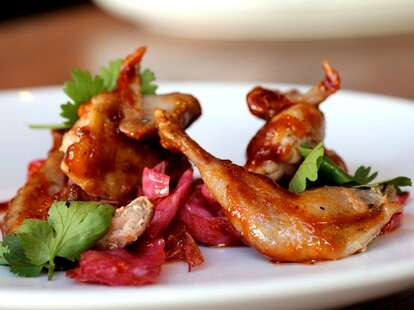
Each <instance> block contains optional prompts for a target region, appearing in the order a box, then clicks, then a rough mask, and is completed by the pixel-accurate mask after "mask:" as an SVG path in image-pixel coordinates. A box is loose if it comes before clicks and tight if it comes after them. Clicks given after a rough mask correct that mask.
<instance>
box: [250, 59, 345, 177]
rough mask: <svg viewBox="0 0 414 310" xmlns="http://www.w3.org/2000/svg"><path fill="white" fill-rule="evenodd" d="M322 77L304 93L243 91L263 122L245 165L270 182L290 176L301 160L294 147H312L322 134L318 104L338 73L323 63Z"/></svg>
mask: <svg viewBox="0 0 414 310" xmlns="http://www.w3.org/2000/svg"><path fill="white" fill-rule="evenodd" d="M323 69H324V71H325V77H324V79H323V80H322V81H321V82H320V83H319V84H318V85H316V86H314V87H313V88H311V89H310V90H309V91H308V92H307V93H306V94H304V95H302V94H300V93H299V92H297V91H295V90H292V91H289V92H286V93H281V92H279V91H276V90H268V89H264V88H261V87H256V88H254V89H253V90H251V91H250V92H249V93H248V94H247V105H248V107H249V110H250V111H251V113H252V114H254V115H256V116H257V117H259V118H262V119H264V120H266V124H265V125H264V126H263V127H262V128H261V129H260V130H259V131H258V132H257V134H256V135H255V136H254V137H253V138H252V140H251V141H250V143H249V145H248V147H247V161H246V165H245V166H246V167H247V169H248V170H249V171H251V172H256V173H260V174H264V175H267V176H268V177H270V178H271V179H272V180H274V181H278V180H280V179H281V178H283V177H284V176H287V177H289V176H291V175H292V174H293V173H294V171H295V170H296V168H297V165H298V163H299V162H300V161H301V159H302V158H301V156H300V154H299V151H298V147H299V146H300V145H301V144H304V143H307V144H309V145H310V146H314V145H316V144H318V143H319V142H320V141H322V140H323V138H324V136H325V120H324V116H323V113H322V112H321V111H320V110H319V104H320V103H321V102H322V101H324V100H325V99H326V98H327V97H329V96H330V95H331V94H333V93H334V92H335V91H336V90H338V89H339V87H340V79H339V75H338V73H337V72H336V70H335V69H333V68H332V67H330V65H329V64H328V63H327V62H324V63H323Z"/></svg>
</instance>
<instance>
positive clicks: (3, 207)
mask: <svg viewBox="0 0 414 310" xmlns="http://www.w3.org/2000/svg"><path fill="white" fill-rule="evenodd" d="M8 208H9V201H3V202H0V212H4V211H7V209H8Z"/></svg>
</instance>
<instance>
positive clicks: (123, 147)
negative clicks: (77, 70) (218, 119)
mask: <svg viewBox="0 0 414 310" xmlns="http://www.w3.org/2000/svg"><path fill="white" fill-rule="evenodd" d="M144 52H145V48H140V49H138V50H137V51H136V52H135V54H133V55H130V56H128V57H127V58H126V59H125V61H124V63H123V65H122V68H121V73H120V77H119V80H118V88H117V89H116V90H115V91H114V92H111V93H103V94H99V95H97V96H95V97H94V98H92V100H91V101H90V102H88V103H86V104H84V105H83V106H82V107H81V109H80V111H79V114H80V118H79V120H78V121H77V122H76V124H75V125H74V126H73V127H72V128H71V130H70V131H69V132H68V133H66V134H65V136H64V138H63V143H62V146H61V148H60V149H61V151H63V152H64V153H65V156H64V159H63V162H62V165H61V168H62V170H63V172H64V173H65V174H66V175H67V176H68V177H69V179H70V180H71V181H72V182H74V183H75V184H77V185H79V186H80V187H81V188H82V189H83V190H84V191H85V192H86V193H87V194H89V195H91V196H95V197H100V198H103V199H109V200H117V201H122V202H125V201H127V200H128V199H132V198H134V197H135V194H136V191H137V188H138V186H139V185H140V184H141V174H142V170H143V169H144V167H152V166H154V165H156V164H157V163H158V162H160V161H161V160H169V161H171V162H176V161H177V162H182V158H181V157H180V156H173V155H171V154H170V153H169V152H168V151H166V150H164V149H163V148H162V147H161V146H160V145H159V142H158V138H157V136H156V127H155V124H154V122H153V116H152V114H153V111H154V110H155V108H156V107H161V108H166V109H167V110H168V112H169V114H170V115H171V117H173V118H174V119H176V120H178V121H179V122H180V124H181V125H182V126H183V127H185V126H188V125H189V124H191V122H192V121H193V120H195V119H196V118H197V117H198V116H199V115H200V113H201V109H200V105H199V103H198V101H197V100H196V99H195V98H194V97H192V96H190V95H185V94H178V93H173V94H167V95H160V96H149V97H145V96H142V94H141V91H140V85H141V81H140V76H139V75H138V74H136V72H137V71H138V70H139V63H140V61H141V58H142V56H143V54H144ZM154 134H155V138H151V137H152V136H153V135H154ZM144 138H146V139H144ZM149 138H151V139H149ZM137 140H139V141H137Z"/></svg>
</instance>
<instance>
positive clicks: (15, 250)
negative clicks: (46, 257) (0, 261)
mask: <svg viewBox="0 0 414 310" xmlns="http://www.w3.org/2000/svg"><path fill="white" fill-rule="evenodd" d="M3 246H6V247H7V248H8V253H5V254H4V258H5V260H6V261H7V262H8V263H9V264H10V271H11V272H12V273H15V274H17V275H18V276H22V277H38V276H39V275H40V273H41V272H42V269H43V267H44V266H43V265H35V264H32V263H31V262H30V261H29V259H28V258H27V257H26V255H25V253H24V249H23V247H22V244H21V240H20V238H19V236H18V235H15V234H13V235H8V236H6V237H5V238H4V240H3Z"/></svg>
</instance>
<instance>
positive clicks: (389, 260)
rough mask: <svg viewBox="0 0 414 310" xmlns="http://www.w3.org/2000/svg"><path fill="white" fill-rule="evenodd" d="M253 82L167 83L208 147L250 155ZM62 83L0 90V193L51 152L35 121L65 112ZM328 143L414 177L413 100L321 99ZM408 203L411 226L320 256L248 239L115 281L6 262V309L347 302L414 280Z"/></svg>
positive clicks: (342, 95)
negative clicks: (141, 282) (306, 257)
mask: <svg viewBox="0 0 414 310" xmlns="http://www.w3.org/2000/svg"><path fill="white" fill-rule="evenodd" d="M252 86H253V84H212V83H191V82H181V83H164V84H162V87H161V89H160V91H161V92H168V91H172V90H180V91H183V92H190V93H193V94H194V95H196V96H197V97H198V98H199V99H200V100H201V102H202V104H203V110H204V111H203V116H202V118H201V119H200V120H199V121H197V123H196V124H194V126H193V127H191V129H190V134H191V135H192V136H193V137H194V138H195V139H196V140H197V141H199V142H200V144H201V145H202V146H204V147H205V148H206V149H207V150H209V151H211V152H212V153H213V154H215V155H218V156H220V157H223V158H230V159H232V160H234V161H236V162H238V163H243V160H244V150H245V147H246V144H247V142H248V140H249V138H250V137H251V136H252V135H253V134H254V133H255V131H256V130H257V128H259V126H260V125H261V121H259V120H257V119H255V118H254V117H253V116H251V115H250V114H249V113H248V111H247V108H246V104H245V94H246V93H247V91H248V90H249V89H250V88H251V87H252ZM64 99H65V98H64V95H63V93H62V92H61V89H60V88H38V89H31V90H25V91H23V90H12V91H4V92H1V93H0V115H1V122H0V132H1V135H0V145H1V152H0V159H1V160H0V173H1V174H0V175H1V178H0V199H6V198H8V197H10V196H11V195H13V193H14V192H15V190H16V189H17V187H18V186H20V185H21V184H22V183H23V181H24V179H25V174H26V165H27V163H28V162H29V161H30V160H31V159H33V158H39V157H44V156H45V154H46V151H47V149H48V148H49V146H50V138H49V134H48V133H47V132H45V131H39V130H30V129H29V128H28V127H27V124H28V123H45V122H46V123H47V122H53V121H57V120H58V116H57V115H58V109H59V103H61V102H63V101H64ZM322 107H323V110H324V111H325V113H326V118H327V140H326V144H327V145H328V146H329V147H332V148H334V149H335V150H337V151H338V152H339V153H340V154H341V155H342V156H343V157H344V158H345V159H346V161H347V163H348V164H349V166H350V168H351V169H354V168H355V167H356V166H357V165H359V164H368V165H372V166H373V167H375V169H378V170H379V171H380V177H381V178H383V177H384V178H385V177H391V176H396V175H407V176H409V177H411V178H412V177H414V165H413V164H412V156H413V154H414V144H413V142H412V140H413V138H414V122H413V120H414V103H413V102H410V101H408V100H403V99H397V98H389V97H382V96H375V95H369V94H362V93H356V92H347V91H340V92H339V93H338V94H335V95H334V96H332V98H330V99H329V100H328V101H327V102H325V103H323V105H322ZM412 209H413V203H412V202H411V203H409V205H408V206H407V215H406V217H405V220H404V223H403V227H402V228H401V229H400V230H399V231H397V232H394V233H392V234H389V235H387V236H386V237H384V238H380V239H379V240H377V241H375V242H374V243H373V244H372V245H371V246H370V247H369V250H368V251H367V252H366V253H362V254H358V255H354V256H352V257H349V258H346V259H343V260H340V261H334V262H325V263H318V264H315V265H300V264H278V265H276V264H271V263H269V262H267V261H266V260H265V259H264V258H262V257H261V256H259V255H258V254H256V253H255V252H254V251H252V250H251V249H248V248H234V249H207V248H203V249H202V251H203V253H204V255H205V259H206V263H205V264H204V265H203V266H202V267H200V268H196V269H195V270H194V271H193V272H191V273H187V271H186V269H187V268H186V266H185V265H184V264H180V263H177V264H170V265H167V266H165V268H163V271H162V276H161V280H160V282H159V283H158V284H156V285H152V286H146V287H138V288H108V287H103V286H93V285H80V284H75V283H73V282H72V281H71V280H70V279H68V278H66V277H65V276H64V274H58V276H57V277H56V278H55V279H54V280H53V281H50V282H48V281H47V278H46V277H44V276H43V277H40V278H35V279H25V278H18V277H15V276H13V275H12V274H10V273H9V272H8V271H7V269H6V268H2V269H1V270H0V308H8V309H26V310H28V309H117V310H121V309H138V308H139V309H141V308H145V309H172V308H174V309H182V310H184V309H194V308H199V307H202V308H205V309H224V308H225V309H233V308H234V309H252V308H253V307H254V308H256V309H259V308H261V309H264V308H269V309H270V308H274V307H275V306H277V308H278V309H283V308H289V307H294V308H295V309H299V308H306V309H310V308H319V309H320V308H322V307H328V306H340V305H344V304H348V303H353V302H357V301H360V300H364V299H367V298H372V297H376V296H380V295H384V294H386V293H392V292H395V291H397V290H400V289H403V288H406V287H408V286H410V285H414V223H413V219H414V214H413V210H412Z"/></svg>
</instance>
